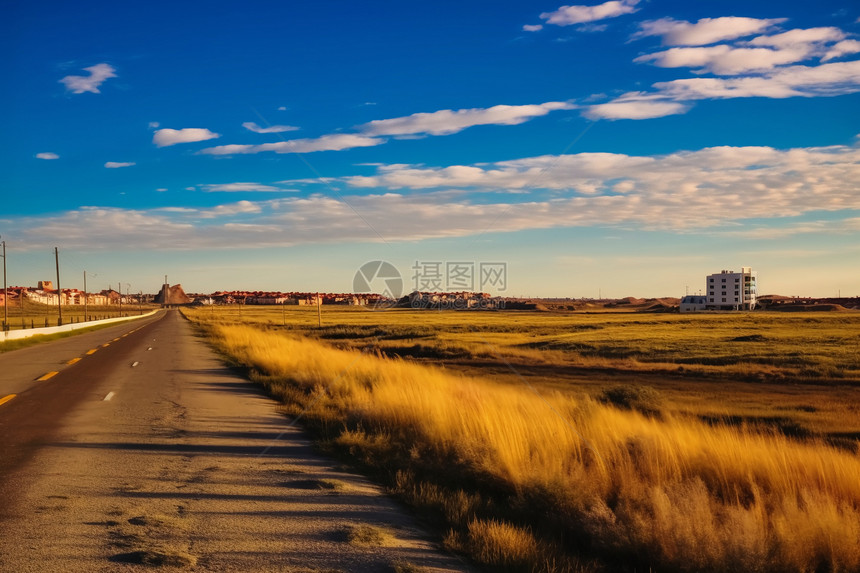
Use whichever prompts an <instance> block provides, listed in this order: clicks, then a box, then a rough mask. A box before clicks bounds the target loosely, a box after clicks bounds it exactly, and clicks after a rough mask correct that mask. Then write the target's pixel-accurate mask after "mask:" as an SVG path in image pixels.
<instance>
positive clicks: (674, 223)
mask: <svg viewBox="0 0 860 573" xmlns="http://www.w3.org/2000/svg"><path fill="white" fill-rule="evenodd" d="M0 49H2V53H3V54H4V57H3V58H2V60H0V66H2V68H0V74H2V77H3V78H4V85H5V86H6V88H5V89H4V90H0V109H2V110H3V114H4V117H3V126H4V128H3V130H2V137H0V186H2V196H3V202H2V207H0V235H2V238H3V239H4V240H6V242H7V249H8V251H9V255H8V270H9V282H10V284H33V283H35V282H36V281H38V280H40V279H47V278H51V276H52V275H53V247H54V246H58V247H59V248H60V252H61V263H62V272H63V274H64V276H68V277H69V279H67V280H66V281H64V282H65V283H66V284H65V285H64V286H77V287H80V286H81V285H79V284H77V283H79V282H82V274H83V271H84V270H85V269H86V270H87V271H88V272H89V273H91V274H92V278H91V279H90V285H91V286H92V287H94V288H107V286H108V285H109V284H110V285H114V286H115V285H116V283H117V282H122V283H123V284H127V285H128V286H127V287H125V288H127V289H130V290H133V291H137V290H143V291H154V290H156V289H157V288H158V285H159V284H160V282H161V280H162V277H163V275H164V274H167V275H169V277H170V282H181V283H182V284H183V285H184V286H185V287H186V288H187V289H188V290H190V291H203V292H207V291H212V290H216V289H252V290H257V289H259V290H275V289H280V290H324V291H349V290H350V289H351V288H352V279H353V275H354V273H355V271H356V270H357V269H358V268H359V267H360V266H361V265H362V264H363V263H364V262H366V261H369V260H388V261H391V262H392V263H393V264H395V266H397V268H398V269H400V271H401V273H402V274H403V276H404V279H405V283H406V287H407V288H409V287H410V286H412V285H413V284H414V280H413V279H414V274H415V272H416V271H413V266H415V263H416V261H418V262H420V263H422V265H423V263H425V262H440V263H445V264H447V263H463V262H470V263H474V264H475V265H476V268H477V266H478V265H480V263H482V262H483V263H501V262H503V263H506V265H507V284H506V285H505V290H503V291H502V290H501V285H498V284H497V285H490V284H485V285H484V287H485V289H484V290H487V291H489V292H494V293H497V294H507V295H512V296H517V295H528V296H571V297H595V296H598V293H599V294H601V295H603V296H610V297H622V296H628V295H634V296H678V295H682V294H684V292H686V291H687V290H689V292H696V291H697V290H698V289H700V288H702V285H703V283H704V275H705V274H708V273H711V272H716V271H719V270H720V269H724V268H728V269H737V268H739V267H740V266H742V265H743V266H752V267H753V268H755V269H757V270H758V272H759V281H760V284H761V288H760V291H763V292H766V293H780V294H804V295H813V296H835V295H836V294H837V293H838V292H841V294H843V295H852V296H853V295H860V271H858V268H859V267H858V262H860V241H858V238H860V186H858V181H860V139H858V134H860V111H858V110H860V5H857V4H856V3H855V2H851V1H847V0H843V1H822V2H816V3H815V4H814V6H813V5H810V4H809V3H808V2H794V1H788V2H786V1H780V2H776V1H774V2H767V1H763V2H755V3H750V2H661V1H658V0H651V1H648V0H639V1H636V0H617V1H616V0H610V1H608V2H604V3H589V4H571V5H562V4H560V3H550V2H542V3H541V2H435V3H429V4H428V3H421V4H419V3H397V4H395V3H390V2H375V3H374V2H371V3H355V2H301V3H299V2H245V3H234V2H208V3H206V4H205V5H204V4H200V3H166V2H157V1H150V2H125V3H120V4H117V3H107V2H87V3H85V4H83V5H81V4H80V3H68V2H43V3H32V2H17V1H16V2H10V3H6V4H5V5H4V8H3V17H2V18H0ZM422 265H419V268H423V266H422ZM417 272H418V273H420V272H421V271H417ZM477 280H478V279H477V278H476V281H477ZM102 283H104V284H102ZM442 286H443V288H444V286H445V285H442ZM478 286H481V285H478V284H476V287H478Z"/></svg>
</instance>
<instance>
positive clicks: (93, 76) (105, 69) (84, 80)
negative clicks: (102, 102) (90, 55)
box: [60, 64, 116, 94]
mask: <svg viewBox="0 0 860 573" xmlns="http://www.w3.org/2000/svg"><path fill="white" fill-rule="evenodd" d="M84 71H87V72H89V73H90V75H88V76H66V77H64V78H62V79H61V80H60V83H62V84H64V85H65V86H66V90H68V91H70V92H72V93H74V94H82V93H84V92H90V93H94V94H97V93H100V92H99V86H101V85H102V84H103V83H104V82H105V80H107V79H108V78H115V77H116V73H115V72H116V70H115V69H114V67H113V66H111V65H110V64H96V65H94V66H90V67H88V68H84Z"/></svg>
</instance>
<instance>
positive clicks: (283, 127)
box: [242, 121, 299, 133]
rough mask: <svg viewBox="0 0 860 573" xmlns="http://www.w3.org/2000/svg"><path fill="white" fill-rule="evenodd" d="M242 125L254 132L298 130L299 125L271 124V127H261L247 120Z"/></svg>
mask: <svg viewBox="0 0 860 573" xmlns="http://www.w3.org/2000/svg"><path fill="white" fill-rule="evenodd" d="M242 127H244V128H245V129H247V130H249V131H253V132H254V133H283V132H285V131H296V130H297V129H299V128H298V127H295V126H292V125H270V126H269V127H260V126H259V125H257V124H256V123H254V122H253V121H246V122H245V123H243V124H242Z"/></svg>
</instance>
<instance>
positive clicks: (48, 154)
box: [36, 151, 60, 159]
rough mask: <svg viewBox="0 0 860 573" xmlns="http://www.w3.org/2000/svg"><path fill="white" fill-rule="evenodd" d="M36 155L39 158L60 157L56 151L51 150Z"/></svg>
mask: <svg viewBox="0 0 860 573" xmlns="http://www.w3.org/2000/svg"><path fill="white" fill-rule="evenodd" d="M36 157H37V158H38V159H59V158H60V156H59V155H57V154H56V153H53V152H51V151H45V152H43V153H37V154H36Z"/></svg>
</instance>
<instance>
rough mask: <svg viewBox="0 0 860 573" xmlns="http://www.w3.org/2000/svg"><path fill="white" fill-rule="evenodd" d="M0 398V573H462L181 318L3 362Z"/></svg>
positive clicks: (169, 316) (164, 317)
mask: <svg viewBox="0 0 860 573" xmlns="http://www.w3.org/2000/svg"><path fill="white" fill-rule="evenodd" d="M76 358H79V360H74V359H76ZM69 362H73V363H72V364H69ZM51 373H54V374H51ZM46 374H51V375H50V377H47V378H46V377H45V375H46ZM11 395H14V397H13V398H10V399H7V400H6V401H5V402H3V400H4V398H5V397H7V396H11ZM0 402H2V403H0V571H3V572H6V571H8V572H16V573H17V572H21V573H23V572H27V571H38V572H40V573H45V572H52V571H58V572H59V571H63V572H65V571H138V570H148V569H150V568H151V567H152V566H158V567H160V568H161V569H162V570H195V571H293V572H299V571H313V570H334V571H344V572H353V571H355V572H365V571H367V572H377V571H379V572H382V571H391V570H392V566H393V565H394V564H396V563H409V564H413V565H417V566H420V567H423V568H425V570H426V571H466V570H468V568H467V567H466V566H465V565H464V564H463V563H462V562H460V561H459V560H457V559H456V558H453V557H451V556H449V555H446V554H444V553H443V552H441V551H440V550H439V549H438V548H437V547H436V546H435V545H434V543H432V542H431V541H430V540H429V539H428V537H427V536H426V534H424V533H423V532H422V531H421V529H420V528H419V527H418V526H417V525H416V524H415V523H414V521H413V519H412V518H411V517H410V516H409V515H408V514H407V513H406V512H405V511H404V510H403V509H402V508H401V507H399V506H398V505H397V504H396V503H394V502H393V501H392V500H390V499H388V498H387V497H385V496H384V495H383V494H382V493H381V491H380V490H379V488H377V487H376V486H374V485H373V484H371V483H369V482H368V481H367V480H365V479H364V478H362V477H361V476H358V475H355V474H353V473H351V472H349V471H348V470H347V469H345V468H343V467H341V466H340V465H339V464H337V463H336V462H334V461H333V460H330V459H326V458H325V457H323V456H321V455H319V454H318V453H316V452H315V451H314V450H313V449H312V448H311V446H310V444H309V441H308V440H307V439H306V437H305V436H304V435H303V434H302V432H301V431H300V430H299V429H298V428H296V427H293V426H290V424H289V420H287V419H286V418H285V417H284V416H282V415H280V414H279V413H278V411H277V405H276V404H275V403H274V402H273V401H272V400H270V399H269V398H267V397H265V396H264V395H262V394H261V393H260V391H259V390H258V389H257V388H256V387H255V386H253V385H252V384H250V383H249V382H247V381H246V380H245V379H244V378H242V377H241V376H239V375H237V374H236V373H234V372H232V371H231V370H229V369H227V368H225V367H224V366H223V365H222V363H221V362H220V361H219V359H218V357H217V356H216V355H215V354H214V353H213V352H212V351H211V350H210V349H209V348H208V347H207V346H206V345H205V344H204V343H203V342H202V341H201V340H200V339H198V338H197V337H196V336H195V335H194V333H193V331H192V328H191V327H190V325H189V324H188V323H187V322H186V321H185V320H184V319H183V318H182V317H181V316H180V315H179V313H178V312H175V311H171V312H166V313H161V314H159V315H158V316H156V317H154V318H152V319H143V320H141V321H139V322H134V323H130V324H125V325H120V326H116V327H110V328H107V329H104V330H100V331H97V332H93V333H87V334H83V335H79V336H76V337H72V338H68V339H63V340H60V341H56V342H51V343H44V344H41V345H37V346H33V347H29V348H25V349H21V350H17V351H13V352H9V353H5V354H2V355H0ZM363 528H364V529H363ZM367 528H374V529H373V530H368V529H367ZM362 531H364V532H366V531H371V533H382V534H383V535H381V536H377V537H378V539H377V540H376V541H377V542H378V543H361V542H359V541H356V539H355V537H356V535H355V533H356V532H362ZM358 537H359V538H360V537H361V536H358ZM371 537H373V536H371Z"/></svg>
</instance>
